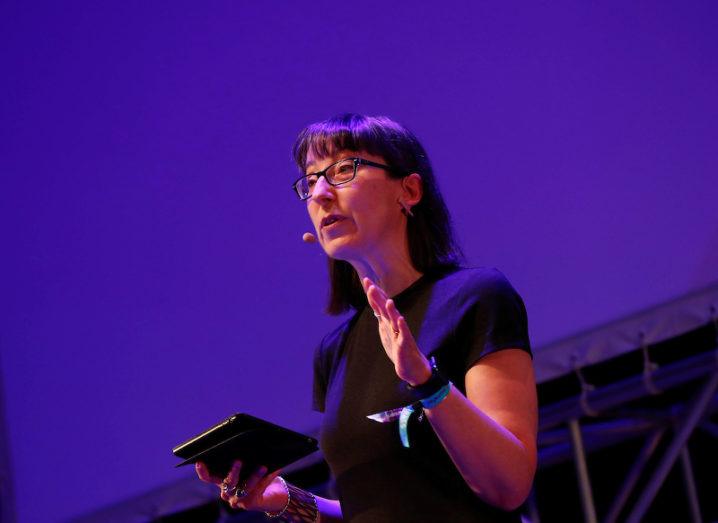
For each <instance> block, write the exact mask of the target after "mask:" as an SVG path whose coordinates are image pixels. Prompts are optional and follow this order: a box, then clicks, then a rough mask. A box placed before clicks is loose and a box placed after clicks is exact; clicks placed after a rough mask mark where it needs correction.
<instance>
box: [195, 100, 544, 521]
mask: <svg viewBox="0 0 718 523" xmlns="http://www.w3.org/2000/svg"><path fill="white" fill-rule="evenodd" d="M294 158H295V161H296V163H297V165H298V167H299V169H300V170H301V172H302V177H301V178H300V179H299V180H297V182H295V184H294V189H295V191H296V192H297V194H298V196H299V197H300V199H302V200H305V201H306V205H307V210H308V212H309V217H310V218H311V220H312V223H313V225H314V228H315V230H316V238H317V239H318V240H319V243H320V244H321V246H322V248H323V249H324V251H325V252H326V254H327V255H328V257H329V274H330V281H331V294H330V301H329V307H328V311H329V312H330V313H339V312H343V311H345V310H349V309H353V310H354V311H355V313H354V315H353V316H352V317H351V318H350V319H349V320H348V321H347V322H345V323H344V324H343V325H342V326H341V327H340V328H339V329H337V330H336V331H335V332H333V333H331V334H329V335H328V336H327V337H325V338H324V340H323V341H322V343H321V344H320V346H319V348H318V349H317V351H316V353H315V358H314V367H315V379H314V382H315V385H314V407H315V409H317V410H319V411H321V412H323V413H324V417H323V421H322V430H321V448H322V450H323V452H324V456H325V458H326V460H327V462H328V463H329V465H330V468H331V470H332V473H333V476H334V477H335V479H336V484H337V490H338V493H339V498H340V499H339V500H330V499H324V498H320V497H318V496H314V495H312V494H310V493H308V492H305V491H302V490H300V489H298V488H296V487H294V486H293V485H289V484H286V482H284V480H283V479H282V478H281V477H279V476H278V475H277V473H274V474H270V475H267V474H266V472H267V471H266V470H265V469H260V470H258V471H255V472H254V473H253V474H252V475H251V476H250V477H249V478H248V479H247V480H246V481H242V483H241V484H238V483H239V477H240V471H241V463H240V462H235V464H234V466H233V468H232V470H231V472H230V473H229V475H228V476H227V477H226V478H217V477H212V476H210V475H209V473H208V472H207V469H206V468H205V467H204V466H203V465H202V464H198V465H197V472H198V474H199V476H200V478H201V479H203V480H204V481H210V482H213V483H215V484H217V485H218V486H220V488H221V491H222V492H221V496H222V498H223V499H224V500H226V501H228V502H229V503H230V505H232V506H233V507H241V508H245V509H249V510H264V511H266V512H267V515H268V516H269V517H277V518H278V519H279V520H282V521H306V522H313V521H321V522H322V523H325V522H333V521H351V522H355V523H380V522H399V521H407V522H421V521H427V522H428V521H431V522H436V521H451V522H463V521H466V522H469V521H471V522H477V521H481V522H488V521H491V522H494V521H519V516H518V514H517V512H516V509H517V508H518V507H519V506H520V505H521V504H522V503H523V501H524V500H525V499H526V497H527V495H528V493H529V490H530V488H531V483H532V480H533V475H534V472H535V468H536V427H537V406H536V387H535V382H534V377H533V367H532V362H531V352H530V347H529V341H528V334H527V321H526V313H525V309H524V306H523V302H522V301H521V298H520V297H519V296H518V294H516V292H515V291H514V290H513V288H512V287H511V286H510V284H509V283H508V282H507V281H506V279H505V278H504V277H503V276H502V275H501V273H499V272H498V271H496V270H493V269H462V268H460V267H459V265H458V259H459V257H460V256H459V254H458V253H459V251H458V248H457V246H456V244H455V242H454V239H453V233H452V230H451V226H450V220H449V216H448V212H447V210H446V206H445V205H444V202H443V199H442V197H441V195H440V193H439V190H438V187H437V185H436V182H435V179H434V175H433V172H432V169H431V165H430V164H429V161H428V158H427V155H426V153H425V151H424V149H423V148H422V146H421V145H420V144H419V142H418V141H417V139H416V138H415V137H414V136H413V134H411V133H410V132H409V131H408V130H407V129H405V128H404V127H402V126H401V125H399V124H397V123H396V122H393V121H392V120H390V119H388V118H385V117H366V116H361V115H355V114H347V115H341V116H338V117H335V118H332V119H330V120H327V121H325V122H320V123H317V124H313V125H311V126H309V127H307V128H306V129H305V130H304V131H302V132H301V133H300V135H299V137H298V139H297V142H296V143H295V146H294ZM470 174H473V173H470ZM408 406H411V407H409V408H402V407H408ZM397 416H398V419H395V418H396V417H397ZM377 420H378V421H377ZM380 421H385V422H383V423H382V422H380Z"/></svg>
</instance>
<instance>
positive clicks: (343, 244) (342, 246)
mask: <svg viewBox="0 0 718 523" xmlns="http://www.w3.org/2000/svg"><path fill="white" fill-rule="evenodd" d="M322 248H323V249H324V252H325V253H326V255H327V256H329V257H330V258H333V259H335V260H342V261H347V262H348V261H349V260H351V259H354V258H356V254H357V249H356V246H355V245H354V242H352V241H351V239H350V238H344V237H339V238H332V239H331V240H327V241H322Z"/></svg>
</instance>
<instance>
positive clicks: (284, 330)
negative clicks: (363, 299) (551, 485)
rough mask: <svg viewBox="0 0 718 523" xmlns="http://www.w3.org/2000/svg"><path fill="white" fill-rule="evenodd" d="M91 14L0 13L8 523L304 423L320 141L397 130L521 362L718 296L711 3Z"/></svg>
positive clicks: (91, 503) (71, 509)
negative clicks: (637, 318) (313, 160)
mask: <svg viewBox="0 0 718 523" xmlns="http://www.w3.org/2000/svg"><path fill="white" fill-rule="evenodd" d="M84 4H85V5H82V4H81V3H77V2H61V3H60V2H59V3H55V2H47V3H44V5H43V3H42V2H40V3H35V2H24V3H21V2H17V1H6V2H4V3H3V4H2V7H1V8H0V10H1V14H0V60H1V62H0V66H1V69H0V71H1V72H0V74H1V75H2V80H0V108H1V111H2V112H1V115H2V127H1V128H0V133H1V135H0V152H1V154H0V169H1V170H0V176H1V184H2V185H1V187H0V189H1V190H0V218H1V220H0V231H1V232H2V246H3V252H2V256H1V261H0V263H1V264H2V266H1V268H2V280H1V281H2V283H1V287H0V296H2V300H1V301H0V307H2V308H1V309H0V322H1V324H0V346H1V348H2V356H1V359H2V369H1V370H2V387H3V392H4V396H5V402H6V417H7V419H6V423H7V431H8V434H9V447H10V452H11V460H12V467H13V480H14V489H15V494H16V504H17V513H18V519H19V521H20V522H21V523H25V522H31V521H56V520H62V519H66V518H68V517H70V516H73V515H79V514H82V513H86V512H88V511H90V510H92V509H94V508H97V507H101V506H104V505H107V504H110V503H114V502H117V501H119V500H122V499H124V498H127V497H129V496H132V495H135V494H138V493H142V492H145V491H147V490H148V489H150V488H152V487H155V486H158V485H162V484H165V483H168V482H170V481H172V480H175V479H177V477H178V476H181V475H188V474H190V473H191V471H190V470H185V471H181V472H178V471H176V470H174V469H173V468H172V466H173V465H174V463H175V460H174V459H173V457H172V455H171V454H170V452H169V451H170V448H171V447H172V446H173V445H174V444H176V443H178V442H179V441H181V440H182V439H184V438H185V437H186V436H188V435H189V434H191V433H194V432H197V431H199V430H201V429H203V428H205V427H206V426H207V425H209V424H210V423H212V422H214V421H216V420H217V419H219V418H221V417H223V416H226V415H228V414H230V413H232V412H234V411H238V410H243V411H249V412H253V413H255V414H258V415H261V416H264V417H267V418H270V419H273V420H275V421H277V422H279V423H284V424H286V425H288V426H290V427H293V428H296V429H300V430H307V431H310V430H312V429H314V428H315V427H316V426H317V424H318V418H317V415H316V414H312V413H311V412H310V408H309V405H310V389H311V354H312V351H313V348H314V346H315V345H316V343H317V342H318V340H319V339H320V338H321V336H322V335H323V334H324V333H325V332H326V331H327V330H328V329H329V328H330V327H331V326H332V325H334V324H335V323H336V322H337V319H336V318H327V317H326V316H324V315H323V314H322V307H323V303H324V298H325V294H326V284H325V279H326V277H325V262H324V257H323V255H322V254H321V253H320V251H319V249H318V247H316V246H308V245H305V244H303V243H302V242H301V240H300V236H301V234H302V232H303V231H305V230H309V229H308V227H309V220H308V218H307V216H306V213H305V210H304V207H303V205H302V204H301V203H299V202H298V201H296V200H295V197H294V196H293V195H292V193H291V192H290V190H289V183H290V181H291V180H293V177H294V176H296V174H295V171H294V167H293V165H292V163H291V160H290V153H289V150H290V146H291V143H292V141H293V139H294V136H295V135H296V133H297V132H298V131H299V130H300V129H301V127H302V126H304V125H305V124H307V123H310V122H312V121H316V120H319V119H323V118H326V117H329V116H331V115H333V114H335V113H338V112H344V111H357V112H364V113H367V114H387V115H389V116H392V117H394V118H396V119H397V120H399V121H401V122H403V123H405V124H406V125H408V126H409V127H410V128H411V129H413V130H414V131H415V132H416V133H417V134H418V136H419V137H420V138H421V139H422V141H423V142H424V144H425V145H426V147H427V149H428V150H429V153H430V155H431V156H432V159H433V163H434V166H435V169H436V171H437V174H438V176H439V179H440V184H441V186H442V188H443V191H444V193H445V196H446V199H447V201H448V203H449V206H450V208H451V209H452V212H453V215H454V218H455V221H456V225H457V227H458V230H459V235H460V238H461V239H462V241H463V244H464V247H465V251H466V253H467V257H468V259H469V261H470V263H471V264H474V265H492V266H497V267H499V268H501V269H502V270H503V271H504V272H505V273H506V274H507V275H508V277H509V278H510V279H511V281H512V282H513V283H514V285H515V286H516V287H517V289H518V290H519V291H520V292H521V293H522V295H523V296H524V297H525V300H526V303H527V307H528V309H529V317H530V320H531V332H532V338H533V341H534V343H535V345H537V346H540V345H542V344H545V343H547V342H549V341H551V340H553V339H556V338H559V337H562V336H566V335H569V334H571V333H574V332H576V331H578V330H581V329H584V328H587V327H590V326H594V325H596V324H598V323H601V322H604V321H608V320H611V319H614V318H618V317H621V316H622V315H624V314H626V313H628V312H631V311H635V310H638V309H640V308H643V307H645V306H648V305H650V304H655V303H659V302H661V301H664V300H666V299H669V298H671V297H673V296H676V295H679V294H681V293H684V292H686V291H688V290H691V289H694V288H699V287H701V286H703V285H705V284H707V283H709V282H712V281H715V279H716V276H718V273H717V272H716V267H718V205H717V202H718V183H716V171H717V169H716V168H717V167H718V153H717V152H716V151H718V148H717V147H716V140H717V138H718V96H716V93H717V92H718V89H717V82H716V80H717V79H718V74H717V73H718V65H717V64H718V62H717V61H716V56H718V39H716V30H715V28H716V21H717V20H718V18H717V16H716V15H718V4H716V3H715V2H708V1H706V2H689V3H686V2H678V1H676V2H633V3H631V5H630V6H629V5H626V4H625V3H623V2H614V3H609V4H607V5H598V4H596V3H594V2H567V3H562V2H551V3H549V4H548V5H541V6H539V5H537V4H539V3H537V2H515V3H505V2H497V3H494V4H483V3H482V4H478V3H476V2H470V1H467V2H457V3H446V2H441V3H439V4H438V5H433V3H432V5H431V6H430V5H429V4H428V3H427V5H424V4H421V3H417V2H399V3H383V2H371V3H361V4H350V3H344V4H343V3H337V2H304V3H301V4H300V3H293V4H291V5H288V4H289V3H288V2H287V3H280V2H277V3H273V4H272V3H267V4H265V5H260V4H259V3H255V2H251V3H250V2H211V3H209V5H205V4H204V3H197V2H185V3H184V4H182V3H180V2H169V3H163V4H161V3H149V5H148V3H146V2H123V3H121V2H116V3H115V4H114V5H111V4H109V3H103V2H100V3H89V2H85V3H84ZM687 4H688V5H687ZM48 484H50V485H51V489H50V491H49V492H48V488H47V487H48Z"/></svg>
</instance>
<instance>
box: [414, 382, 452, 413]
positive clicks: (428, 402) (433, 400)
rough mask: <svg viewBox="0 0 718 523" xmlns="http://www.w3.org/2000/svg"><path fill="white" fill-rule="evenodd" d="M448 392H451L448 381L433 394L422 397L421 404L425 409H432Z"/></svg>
mask: <svg viewBox="0 0 718 523" xmlns="http://www.w3.org/2000/svg"><path fill="white" fill-rule="evenodd" d="M449 392H451V382H448V383H447V384H446V385H444V386H443V387H441V388H440V389H439V390H437V391H436V392H435V393H434V394H432V395H431V396H429V397H428V398H424V399H422V400H420V401H421V405H422V406H423V407H424V408H425V409H433V408H434V407H436V406H437V405H438V404H439V403H441V402H442V401H444V399H446V396H448V395H449Z"/></svg>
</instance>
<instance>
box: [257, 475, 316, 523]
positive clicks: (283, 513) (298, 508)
mask: <svg viewBox="0 0 718 523" xmlns="http://www.w3.org/2000/svg"><path fill="white" fill-rule="evenodd" d="M277 477H278V478H279V480H280V481H281V482H282V485H284V488H285V489H287V504H286V505H284V508H283V509H282V510H280V511H279V512H265V513H264V515H265V516H267V517H268V518H270V519H275V518H281V519H279V521H282V522H283V523H316V522H317V521H318V520H319V507H318V506H317V498H315V497H314V495H313V494H312V493H311V492H306V491H304V490H302V489H300V488H297V487H295V486H294V485H290V484H289V483H287V482H286V481H284V478H283V477H282V476H277Z"/></svg>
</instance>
